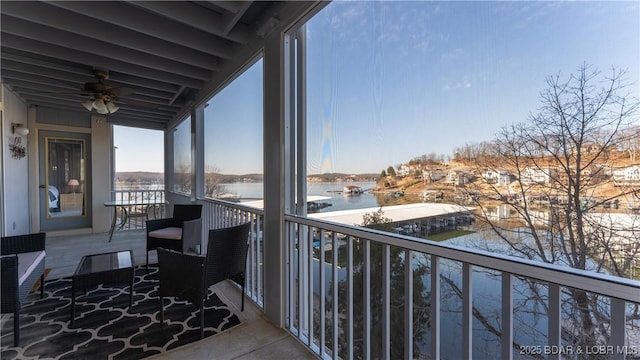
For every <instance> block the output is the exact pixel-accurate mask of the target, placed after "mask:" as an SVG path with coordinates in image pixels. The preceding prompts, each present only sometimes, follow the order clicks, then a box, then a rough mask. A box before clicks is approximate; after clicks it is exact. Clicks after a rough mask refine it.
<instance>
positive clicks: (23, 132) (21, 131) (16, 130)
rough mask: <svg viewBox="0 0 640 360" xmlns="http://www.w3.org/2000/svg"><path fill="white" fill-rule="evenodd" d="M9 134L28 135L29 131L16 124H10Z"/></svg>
mask: <svg viewBox="0 0 640 360" xmlns="http://www.w3.org/2000/svg"><path fill="white" fill-rule="evenodd" d="M11 132H12V133H14V134H16V135H20V136H27V135H29V129H28V128H27V127H26V126H24V125H22V124H18V123H11Z"/></svg>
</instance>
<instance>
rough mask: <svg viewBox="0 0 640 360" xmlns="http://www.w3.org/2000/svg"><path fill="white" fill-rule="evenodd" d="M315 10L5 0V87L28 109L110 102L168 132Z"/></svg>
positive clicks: (78, 108)
mask: <svg viewBox="0 0 640 360" xmlns="http://www.w3.org/2000/svg"><path fill="white" fill-rule="evenodd" d="M312 3H313V2H277V1H127V2H124V1H2V2H0V13H1V17H0V24H1V54H0V58H1V62H0V75H1V80H2V82H3V83H4V84H6V85H7V86H8V87H9V88H10V89H11V90H12V91H13V92H14V93H16V94H17V95H18V96H19V97H20V98H21V99H22V100H23V101H24V102H25V103H26V104H27V105H28V106H38V107H48V108H52V109H58V110H64V111H73V112H83V113H87V114H88V113H89V112H88V110H87V109H85V108H84V107H83V105H82V102H85V101H87V100H94V99H96V97H100V96H102V97H104V98H105V100H107V101H109V100H110V101H112V102H113V103H114V104H115V105H117V106H118V107H119V108H120V109H119V110H117V111H116V112H114V113H113V114H111V113H110V114H107V115H106V116H107V120H108V121H109V122H110V123H113V124H118V125H126V126H135V127H144V128H150V129H167V127H168V126H169V124H170V123H171V122H172V121H173V120H176V119H178V118H181V117H183V116H185V114H188V112H189V109H190V107H191V105H193V104H194V103H197V102H201V101H203V99H205V100H206V98H207V97H208V96H210V94H211V93H212V92H213V91H214V90H215V89H216V87H217V86H219V84H220V83H221V82H222V81H223V80H224V79H225V78H226V77H227V76H228V75H229V74H233V72H234V71H235V69H237V68H238V67H239V66H242V65H243V64H244V63H245V62H246V61H247V54H248V53H251V52H255V51H256V49H259V48H260V43H261V42H262V40H263V39H264V37H265V35H266V34H268V32H269V31H270V30H271V29H272V28H274V27H280V26H282V25H283V24H282V22H283V21H291V13H295V12H296V10H298V11H299V9H300V8H301V6H306V7H309V6H310V4H312ZM107 74H108V78H104V77H105V75H107ZM98 77H102V78H104V79H103V80H102V79H100V80H99V79H98ZM92 112H93V113H94V114H96V110H95V109H94V110H92Z"/></svg>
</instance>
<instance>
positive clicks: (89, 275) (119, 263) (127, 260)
mask: <svg viewBox="0 0 640 360" xmlns="http://www.w3.org/2000/svg"><path fill="white" fill-rule="evenodd" d="M133 279H134V277H133V251H131V250H126V251H118V252H111V253H104V254H96V255H86V256H83V257H82V260H80V264H78V268H77V269H76V271H75V273H74V274H73V277H72V281H71V324H73V322H74V320H75V317H76V292H77V291H78V290H85V289H87V288H90V287H93V286H97V285H100V284H113V283H117V284H121V283H126V284H130V288H129V309H131V307H132V306H133Z"/></svg>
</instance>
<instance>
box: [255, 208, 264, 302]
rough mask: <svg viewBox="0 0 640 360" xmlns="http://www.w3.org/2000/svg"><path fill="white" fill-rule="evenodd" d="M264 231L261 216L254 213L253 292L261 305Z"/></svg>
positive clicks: (262, 299)
mask: <svg viewBox="0 0 640 360" xmlns="http://www.w3.org/2000/svg"><path fill="white" fill-rule="evenodd" d="M263 236H264V232H263V231H262V216H260V215H257V214H256V263H255V264H254V266H255V267H256V282H255V284H254V286H255V292H256V297H257V299H258V303H259V304H260V305H261V306H262V304H263V301H264V291H263V290H264V289H263V286H262V284H263V282H262V267H263V266H264V264H263V263H262V259H263V257H262V254H264V239H263V238H262V237H263Z"/></svg>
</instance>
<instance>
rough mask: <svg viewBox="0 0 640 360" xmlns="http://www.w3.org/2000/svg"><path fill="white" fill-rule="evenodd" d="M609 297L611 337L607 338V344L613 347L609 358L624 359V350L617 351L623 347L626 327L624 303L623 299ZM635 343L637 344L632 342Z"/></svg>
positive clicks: (614, 359)
mask: <svg viewBox="0 0 640 360" xmlns="http://www.w3.org/2000/svg"><path fill="white" fill-rule="evenodd" d="M610 299H611V320H610V321H611V337H610V340H609V345H610V346H612V347H613V353H612V354H610V355H611V357H610V359H613V360H617V359H620V360H622V359H624V358H625V355H626V354H625V352H624V351H619V350H622V349H624V341H625V339H626V334H625V332H626V327H627V317H626V315H625V307H626V306H625V304H626V302H625V301H624V300H620V299H617V298H613V297H612V298H610ZM633 345H637V344H633Z"/></svg>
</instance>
